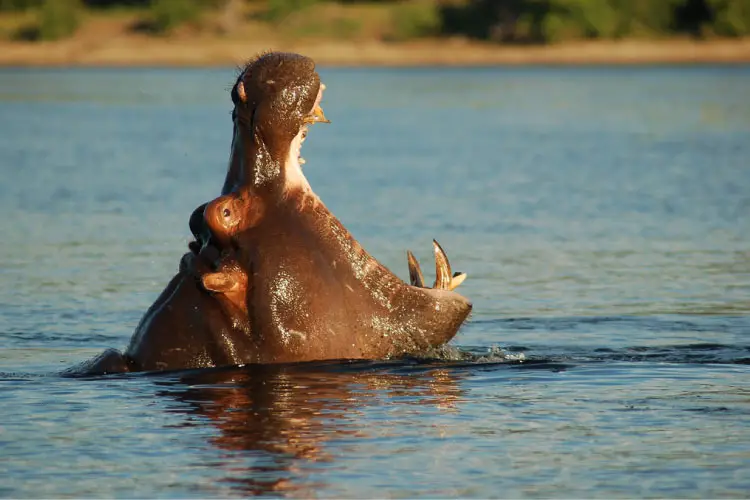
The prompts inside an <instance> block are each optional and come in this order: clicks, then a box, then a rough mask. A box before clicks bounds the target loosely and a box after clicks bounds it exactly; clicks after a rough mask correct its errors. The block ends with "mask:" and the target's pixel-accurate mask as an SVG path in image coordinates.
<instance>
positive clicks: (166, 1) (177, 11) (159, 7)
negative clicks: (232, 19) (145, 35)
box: [142, 0, 204, 33]
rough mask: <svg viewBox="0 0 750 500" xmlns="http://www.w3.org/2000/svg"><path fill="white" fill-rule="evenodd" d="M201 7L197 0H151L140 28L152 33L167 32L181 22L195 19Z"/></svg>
mask: <svg viewBox="0 0 750 500" xmlns="http://www.w3.org/2000/svg"><path fill="white" fill-rule="evenodd" d="M202 7H204V6H203V5H201V3H200V2H199V0H153V1H152V2H151V8H150V11H149V17H148V19H146V20H145V22H144V23H143V25H142V28H145V30H146V31H152V32H154V33H169V32H170V31H172V30H174V29H175V28H177V27H178V26H180V25H182V24H185V23H188V22H192V21H195V20H196V19H197V18H198V17H199V16H200V13H201V8H202Z"/></svg>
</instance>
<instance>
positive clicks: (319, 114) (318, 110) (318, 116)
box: [294, 83, 331, 165]
mask: <svg viewBox="0 0 750 500" xmlns="http://www.w3.org/2000/svg"><path fill="white" fill-rule="evenodd" d="M325 89H326V86H325V84H323V83H321V84H320V89H319V90H318V97H317V98H316V99H315V104H314V105H313V109H312V111H311V112H310V114H308V115H307V116H306V117H305V118H304V120H303V122H304V125H302V128H300V131H299V134H298V135H297V137H298V138H299V140H297V137H295V141H294V143H295V144H294V146H295V148H296V150H297V151H296V153H297V162H298V163H299V164H300V165H304V164H305V159H304V158H302V156H301V155H300V149H302V143H304V142H305V140H306V139H307V132H308V128H309V126H310V125H312V124H314V123H331V120H329V119H328V118H326V115H325V113H323V108H322V107H321V106H320V102H321V101H322V100H323V91H324V90H325Z"/></svg>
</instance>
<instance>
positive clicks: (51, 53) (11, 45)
mask: <svg viewBox="0 0 750 500" xmlns="http://www.w3.org/2000/svg"><path fill="white" fill-rule="evenodd" d="M269 49H272V50H286V51H294V52H300V53H304V54H306V55H309V56H311V57H312V58H314V59H315V60H316V61H317V62H318V64H320V65H322V66H431V65H439V66H465V65H466V66H468V65H476V66H481V65H518V64H571V65H579V64H657V63H674V64H705V63H722V64H731V63H735V64H741V63H750V40H747V39H741V40H713V41H709V42H697V41H692V40H661V41H617V42H609V41H595V42H569V43H565V44H560V45H550V46H521V47H519V46H498V45H494V44H485V43H477V42H470V41H466V40H460V39H457V40H443V39H436V40H420V41H413V42H403V43H386V42H380V41H362V42H356V41H354V42H352V41H346V42H344V41H336V40H333V41H321V40H309V41H304V40H296V41H293V42H290V41H284V40H278V39H274V38H273V37H269V38H265V39H252V40H241V39H232V38H219V37H205V36H203V37H197V38H185V39H181V38H179V37H178V38H165V39H161V38H156V39H155V38H152V37H147V36H138V35H120V36H117V35H116V36H111V37H107V38H102V39H98V40H87V39H85V37H75V38H72V39H69V40H64V41H59V42H52V43H48V42H41V43H19V42H0V65H2V66H225V65H236V64H241V63H242V62H243V61H244V60H246V59H247V58H249V57H252V56H253V55H254V54H256V53H258V52H260V51H263V50H269Z"/></svg>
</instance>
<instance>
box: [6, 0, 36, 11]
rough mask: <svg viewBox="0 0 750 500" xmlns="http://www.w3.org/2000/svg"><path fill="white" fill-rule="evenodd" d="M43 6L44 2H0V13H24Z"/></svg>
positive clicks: (8, 0) (10, 0)
mask: <svg viewBox="0 0 750 500" xmlns="http://www.w3.org/2000/svg"><path fill="white" fill-rule="evenodd" d="M40 5H42V0H0V12H3V11H23V10H28V9H33V8H36V7H39V6H40Z"/></svg>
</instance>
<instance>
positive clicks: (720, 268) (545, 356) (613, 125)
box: [0, 67, 750, 498]
mask: <svg viewBox="0 0 750 500" xmlns="http://www.w3.org/2000/svg"><path fill="white" fill-rule="evenodd" d="M321 74H322V77H323V80H324V81H325V82H326V84H327V85H328V91H327V93H326V96H325V99H324V109H325V111H326V115H327V116H328V117H329V118H331V120H332V121H333V123H332V124H331V125H328V126H323V125H318V126H315V127H314V128H313V129H312V130H311V133H310V137H309V140H308V141H307V142H306V143H305V147H304V151H303V153H304V156H305V158H306V159H307V160H308V163H307V165H306V168H305V172H306V174H307V176H308V178H309V179H310V182H311V184H312V186H313V188H314V189H315V190H316V192H318V194H319V195H320V196H321V197H322V199H323V200H324V201H325V202H326V203H327V205H328V206H329V208H330V209H331V210H332V211H333V212H334V213H335V214H337V215H338V216H339V217H340V218H341V219H342V220H343V222H344V224H345V225H346V226H347V227H348V228H349V229H350V230H351V231H352V233H353V234H354V236H355V237H357V238H358V239H359V240H360V242H362V243H363V245H364V246H365V247H366V248H367V249H368V250H370V251H371V253H373V254H374V255H375V256H376V257H377V258H378V259H380V260H381V261H382V262H383V263H384V264H385V265H387V266H388V267H389V268H391V269H393V270H394V271H395V272H397V273H398V274H399V275H400V276H401V277H403V278H407V277H408V272H407V265H406V256H405V251H406V249H407V248H408V249H411V250H412V251H414V253H415V254H416V255H417V257H418V258H420V260H421V262H422V268H423V269H424V270H425V271H427V272H428V271H429V269H430V268H431V256H430V253H431V241H430V240H431V239H432V238H437V239H438V240H439V241H440V243H441V244H442V245H443V247H444V248H445V250H446V252H447V253H448V255H449V257H450V259H451V262H452V264H453V267H454V268H455V269H457V270H460V271H465V272H467V273H468V275H469V278H468V279H467V280H466V282H465V283H464V284H463V285H462V286H461V288H460V290H461V291H462V292H463V293H464V294H465V295H467V296H468V297H470V298H471V299H472V300H473V301H474V313H473V316H472V319H471V321H470V322H469V323H468V324H467V325H466V326H465V327H464V328H463V329H462V331H461V332H460V333H459V335H458V336H457V337H456V339H455V340H454V341H453V342H452V344H451V345H452V347H451V349H450V350H448V352H446V353H443V354H442V356H441V357H440V359H430V358H422V359H407V360H391V361H386V362H372V363H371V362H358V363H314V364H312V365H302V366H283V367H266V368H262V367H258V368H252V369H247V368H246V369H228V370H217V371H212V372H207V373H206V372H203V373H199V372H188V373H171V374H162V375H158V376H144V375H130V376H113V377H100V378H92V379H85V380H71V379H65V378H61V377H59V376H58V373H59V372H60V371H61V370H63V369H65V368H67V367H69V366H71V365H74V364H76V363H78V362H80V361H82V360H85V359H87V358H89V357H91V356H93V355H95V354H97V353H99V352H101V351H102V350H103V349H104V348H107V347H116V348H123V347H124V346H125V345H126V343H127V341H128V339H129V337H130V335H131V333H132V331H133V328H134V327H135V325H136V323H137V321H138V319H139V318H140V316H141V314H143V312H144V311H145V310H146V308H147V307H148V306H149V305H150V304H151V302H152V301H153V300H154V298H155V297H156V296H157V294H158V293H159V292H160V291H161V289H162V288H163V286H164V285H165V284H166V282H167V281H168V279H169V277H171V276H172V274H173V273H174V272H175V270H176V268H177V263H178V261H179V257H180V256H181V255H182V253H183V252H184V251H185V249H186V244H187V242H188V240H189V232H188V227H187V219H188V216H189V215H190V213H191V212H192V210H193V208H195V207H196V206H198V205H199V204H200V203H202V202H204V201H206V200H209V199H212V198H213V197H215V196H216V195H217V193H218V192H219V190H220V187H221V184H222V182H223V176H224V172H225V168H226V158H227V155H228V150H229V139H230V138H229V134H230V127H231V123H230V117H229V111H230V107H229V100H228V95H227V92H226V90H227V88H228V86H229V84H230V83H231V81H232V79H233V72H232V70H230V69H211V70H201V69H45V70H41V69H0V174H1V175H2V183H0V212H2V214H3V216H2V217H0V233H1V234H2V235H3V240H4V241H3V245H2V259H0V283H2V287H0V339H1V341H0V496H5V497H50V496H54V497H58V496H70V497H111V496H115V497H215V496H245V495H253V494H269V495H275V496H279V495H288V496H294V497H311V496H315V497H390V498H392V497H414V496H428V497H566V498H571V497H599V498H609V497H690V498H711V497H746V496H747V494H748V491H750V168H748V167H749V162H748V160H750V100H748V98H747V97H748V93H747V89H748V88H750V68H748V67H648V68H606V67H602V68H512V69H508V68H505V69H453V70H450V69H418V70H417V69H415V70H408V69H399V70H394V69H361V70H360V69H322V70H321ZM506 356H507V357H506Z"/></svg>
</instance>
